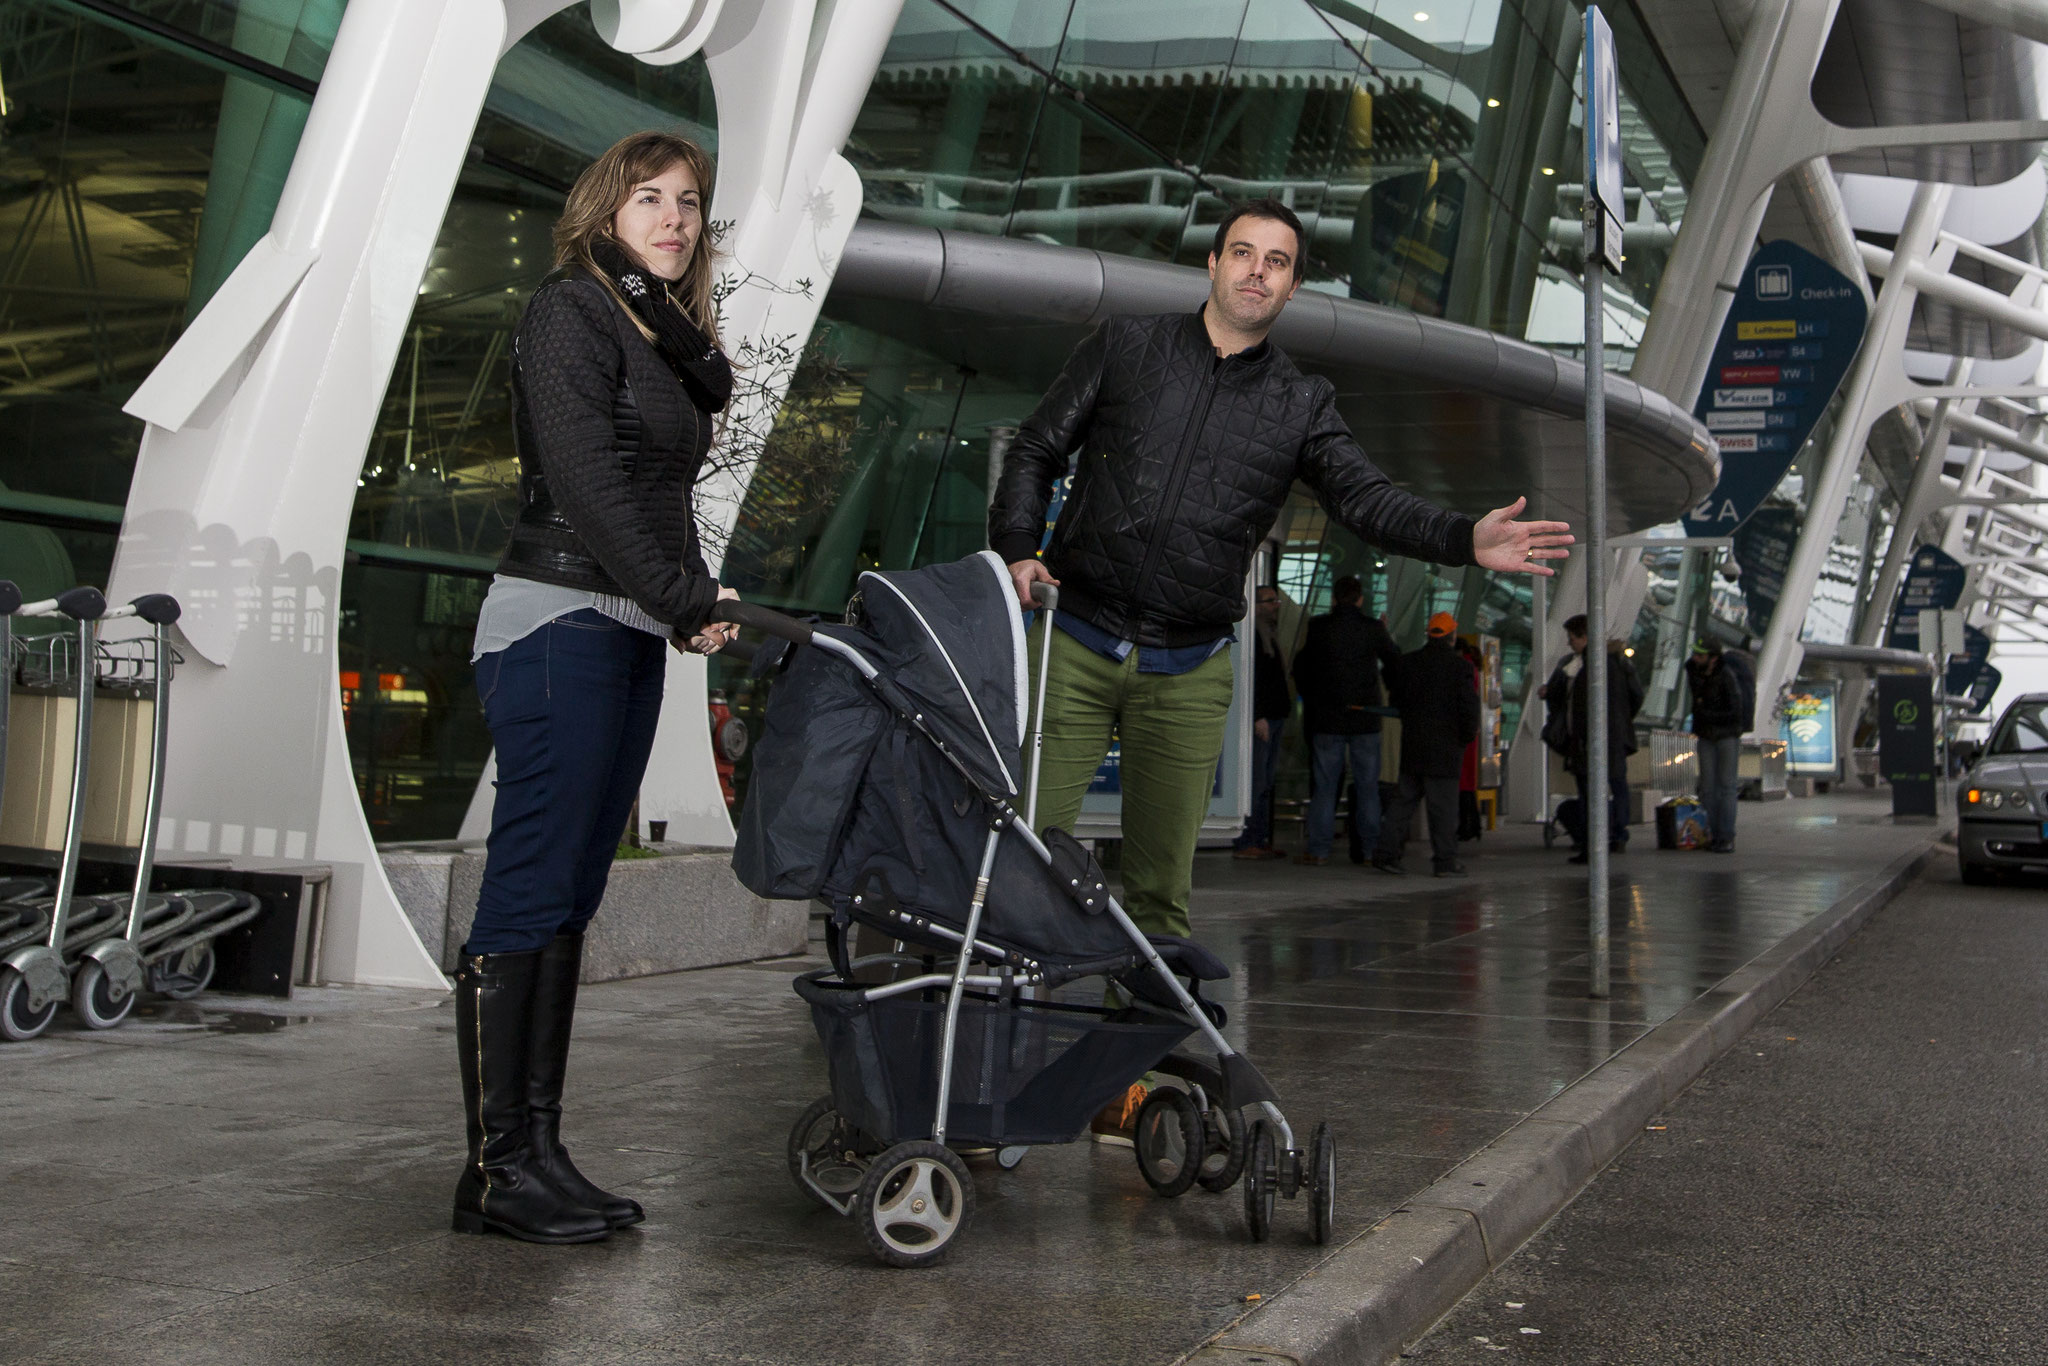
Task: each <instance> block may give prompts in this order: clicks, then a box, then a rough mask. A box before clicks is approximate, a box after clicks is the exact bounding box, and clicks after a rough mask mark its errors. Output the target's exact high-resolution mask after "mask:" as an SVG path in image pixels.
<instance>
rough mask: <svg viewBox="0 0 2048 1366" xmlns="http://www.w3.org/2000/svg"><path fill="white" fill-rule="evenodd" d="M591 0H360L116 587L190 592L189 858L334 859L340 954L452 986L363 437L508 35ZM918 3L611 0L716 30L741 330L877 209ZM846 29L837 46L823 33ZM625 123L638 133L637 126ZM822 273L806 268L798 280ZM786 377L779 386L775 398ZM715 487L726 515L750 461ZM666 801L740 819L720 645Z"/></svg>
mask: <svg viewBox="0 0 2048 1366" xmlns="http://www.w3.org/2000/svg"><path fill="white" fill-rule="evenodd" d="M568 2H569V0H353V3H351V4H350V5H349V7H348V10H347V12H346V14H345V16H344V18H343V20H342V24H341V28H340V32H339V34H338V35H337V37H336V40H335V44H334V50H333V53H332V55H331V56H330V57H329V59H328V63H327V69H326V72H325V75H324V76H323V78H322V81H321V84H320V89H319V92H318V94H317V96H316V98H315V100H314V102H313V108H312V111H311V114H310V116H309V117H308V119H307V123H306V129H305V133H304V135H303V137H302V138H301V140H300V143H299V149H298V154H297V156H296V158H295V159H294V161H293V163H292V170H291V174H290V177H289V178H288V179H287V181H286V184H285V187H284V192H283V195H282V197H281V199H280V201H279V204H278V209H277V213H276V216H275V218H274V219H273V221H272V224H271V228H270V231H269V233H268V234H267V235H266V236H265V237H264V238H263V239H262V240H261V241H260V242H258V243H257V245H256V246H255V247H254V248H253V249H252V250H251V251H250V253H249V255H248V257H247V258H246V259H245V260H244V261H243V262H242V264H241V266H240V267H238V268H237V269H236V271H235V272H234V274H233V276H232V277H230V279H229V280H228V281H227V283H226V284H225V285H223V286H222V288H221V289H220V291H219V292H218V294H216V296H215V297H214V298H213V300H212V301H211V302H210V303H209V304H208V305H207V307H206V309H205V310H204V311H203V312H202V313H201V314H200V316H199V317H198V318H197V319H195V320H194V322H193V325H192V326H191V328H190V329H188V330H187V332H186V333H185V335H184V336H183V337H182V338H181V339H180V340H179V342H178V344H177V345H176V346H174V347H173V348H172V350H171V351H170V353H169V354H167V355H166V356H165V357H164V359H163V361H162V362H161V363H160V364H159V365H158V366H157V368H156V370H155V371H154V372H153V373H152V374H151V375H150V377H149V378H148V380H147V381H145V382H144V384H143V385H142V386H141V387H140V388H139V389H138V390H137V391H136V393H135V396H134V397H133V399H131V400H130V402H129V404H128V408H127V411H128V412H130V413H131V414H133V415H135V416H137V417H140V418H142V419H144V420H145V421H146V422H147V423H148V424H149V426H148V430H147V431H146V433H145V435H144V437H143V442H142V449H141V453H140V455H139V456H138V458H137V462H136V469H135V478H134V483H133V485H132V487H131V491H130V494H129V500H128V508H127V515H126V518H125V520H124V522H123V525H122V530H121V540H120V546H119V549H118V551H117V553H116V557H115V562H114V570H113V575H112V583H111V584H110V592H109V596H110V597H111V598H113V599H114V600H116V601H120V600H124V599H126V598H129V597H133V596H135V595H137V594H140V593H143V592H170V593H173V594H175V595H176V596H177V597H178V598H179V600H180V601H181V602H182V603H183V604H184V605H185V616H184V619H183V621H182V622H181V623H180V628H181V631H182V634H183V637H184V640H183V645H184V653H185V656H186V660H187V663H186V666H185V668H184V669H183V671H182V673H181V676H180V678H179V680H178V686H177V691H176V694H175V703H174V710H173V713H172V727H171V751H170V756H169V769H168V773H169V787H168V790H167V792H166V794H165V805H164V810H165V816H166V824H167V829H166V831H165V839H164V842H163V847H164V850H165V853H166V855H175V854H177V853H221V854H259V855H276V856H280V857H289V858H304V859H312V860H317V861H320V862H325V863H329V864H331V865H333V867H334V870H335V883H334V888H333V891H332V893H331V895H330V900H329V908H328V920H327V930H326V936H325V940H324V945H323V966H324V968H325V976H326V977H327V978H328V979H329V980H336V981H351V982H362V983H377V984H390V985H407V986H440V985H443V984H444V979H443V978H442V976H441V974H440V971H439V969H438V967H437V966H436V962H435V956H434V955H433V954H431V953H429V952H428V950H427V949H426V948H425V947H424V946H423V945H422V944H421V943H420V940H419V938H418V936H417V934H415V932H414V931H413V928H412V925H411V922H410V921H409V920H408V919H407V918H406V916H405V914H404V912H403V910H402V909H401V908H400V907H399V905H398V903H397V901H396V899H395V898H394V897H393V895H392V892H391V888H390V886H389V884H388V882H387V881H386V880H385V877H384V873H383V869H382V866H381V865H380V863H379V862H378V859H377V853H376V848H375V845H374V843H373V841H372V839H371V835H370V830H369V827H368V825H367V823H366V821H365V820H364V816H363V811H362V807H361V803H360V802H359V801H358V799H357V795H356V790H355V782H354V777H353V774H352V772H351V769H350V765H349V756H348V748H347V744H346V741H345V737H344V732H343V717H342V712H341V707H340V696H339V691H338V680H337V669H336V640H337V636H336V628H337V621H336V615H337V606H338V601H339V593H340V583H341V572H342V562H343V555H344V550H345V542H346V539H347V529H348V520H349V514H350V511H351V508H352V507H353V504H354V500H355V493H356V479H357V476H358V474H359V473H360V470H361V467H362V461H363V453H364V450H365V447H366V445H367V443H368V440H369V436H370V433H371V430H372V426H373V424H374V421H375V418H376V414H377V411H378V408H379V405H380V403H381V401H382V399H383V395H384V391H385V386H386V384H387V383H388V381H389V378H390V375H391V370H392V366H393V364H394V363H395V361H396V359H397V356H398V352H399V347H400V344H401V342H402V340H403V338H404V335H405V331H406V327H407V324H408V322H409V321H410V319H411V316H412V309H413V303H414V300H415V299H416V297H417V295H418V290H419V285H420V280H421V278H422V275H423V273H424V270H425V268H426V264H427V260H428V255H429V253H430V251H431V250H432V248H433V245H434V241H435V238H436V236H437V235H438V233H439V230H440V226H441V221H442V218H443V216H444V214H445V213H446V211H447V207H448V201H449V198H450V196H451V194H452V193H453V191H454V187H455V183H456V178H457V176H458V174H459V172H460V170H461V167H462V163H463V159H464V157H465V156H466V154H467V152H468V149H469V143H470V138H471V136H472V134H473V132H474V129H475V126H476V121H477V116H478V113H479V111H480V110H481V109H482V107H483V101H484V96H485V93H486V92H487V90H488V89H489V87H490V83H491V76H492V72H493V71H494V70H495V68H496V65H497V61H498V59H499V57H500V56H502V54H503V53H504V52H505V51H506V50H507V49H509V48H510V47H511V46H512V45H513V44H514V43H516V42H517V41H518V40H519V39H520V38H521V37H522V36H524V35H525V34H526V33H527V32H528V31H530V30H531V29H532V28H533V26H534V25H536V24H538V23H539V22H541V21H542V20H543V19H545V18H547V17H549V16H550V15H552V14H554V13H556V12H557V11H559V10H562V9H565V8H567V7H568ZM900 5H901V0H837V3H834V0H825V3H823V4H819V3H818V0H637V2H636V0H593V6H592V10H593V18H594V19H595V21H596V22H597V25H598V27H599V31H600V32H601V33H603V34H604V36H605V37H606V39H607V40H608V41H610V42H612V43H613V44H614V45H615V46H617V47H619V48H620V49H621V50H624V51H628V52H631V53H634V54H635V55H636V56H638V57H640V58H641V59H642V60H646V61H651V62H674V61H680V60H683V59H684V58H686V57H688V56H690V55H692V54H693V53H695V52H697V51H699V50H701V51H703V52H704V53H705V54H706V59H707V63H708V65H709V67H710V71H711V75H712V81H713V85H714V88H715V89H716V91H717V95H718V103H719V110H720V125H721V126H720V144H721V145H720V153H721V155H720V158H719V160H720V163H721V167H722V175H721V177H720V181H719V185H718V189H717V194H716V198H715V199H714V202H713V205H712V218H713V220H714V221H716V222H722V223H726V224H728V225H729V226H728V227H727V228H726V230H725V233H724V237H723V243H724V245H725V248H726V250H727V252H728V253H729V257H728V262H727V265H728V269H729V270H730V271H731V272H732V279H731V281H730V282H729V284H728V288H729V290H730V292H729V294H728V297H727V298H726V301H725V305H724V317H725V328H724V330H725V338H726V343H727V346H728V349H729V350H731V351H733V352H734V353H735V355H736V357H737V358H739V359H742V360H744V359H745V357H746V355H747V354H748V352H749V351H750V350H753V349H758V348H759V347H761V346H762V345H764V344H768V343H770V342H772V341H773V339H776V338H788V337H794V338H795V339H796V345H798V346H801V345H802V342H803V340H804V338H806V337H807V336H808V335H809V332H810V329H811V326H812V324H813V323H814V322H815V320H816V317H817V310H818V307H819V305H820V303H821V302H822V300H823V295H824V291H825V289H826V287H827V286H828V285H829V283H830V280H831V277H832V272H833V270H834V269H835V268H836V266H837V264H838V259H839V254H840V251H841V250H842V248H843V247H844V244H845V240H846V235H847V233H848V231H850V229H851V226H852V222H853V219H854V217H855V216H856V215H857V214H858V212H859V209H860V183H859V180H858V179H857V177H856V176H855V174H854V172H853V168H852V167H851V166H849V165H848V164H847V162H846V161H845V160H844V159H843V158H841V157H840V156H839V155H838V149H839V147H840V145H841V144H842V143H843V142H844V140H845V138H846V134H847V131H848V130H849V128H850V127H851V125H852V121H853V118H854V115H855V113H856V112H857V111H858V109H859V106H860V101H861V99H862V98H863V96H864V95H865V94H866V91H867V86H868V83H869V81H870V80H871V79H872V76H873V73H874V69H875V65H876V63H877V61H878V60H879V58H880V54H881V50H882V47H883V45H884V44H885V43H886V42H887V40H888V36H889V33H890V31H891V29H892V28H893V26H894V24H895V20H896V14H897V11H898V9H899V8H900ZM828 53H829V54H830V60H829V61H828V60H827V59H826V54H828ZM619 131H620V133H621V134H623V133H625V132H629V131H632V130H629V129H620V130H619ZM797 279H805V280H808V281H809V282H810V287H809V289H808V290H807V291H803V290H792V289H791V288H789V287H788V282H791V281H795V280H797ZM773 397H774V396H773V395H763V396H762V398H761V399H760V401H761V402H762V403H764V404H765V403H768V402H770V401H772V400H773ZM716 492H717V493H718V494H719V495H721V496H719V497H718V498H717V499H716V500H715V502H714V503H713V506H714V507H715V508H716V512H715V514H714V515H716V516H718V517H719V518H721V519H722V521H723V523H724V525H723V526H722V527H720V528H718V529H719V530H723V529H727V528H729V526H730V522H731V518H732V516H733V515H734V513H735V512H736V510H737V507H738V500H739V497H740V495H741V494H743V493H744V474H742V475H741V476H740V477H739V478H737V479H735V480H733V481H730V482H729V483H728V485H727V487H725V488H724V489H721V490H717V491H716ZM663 716H664V724H663V727H662V734H661V736H660V737H659V738H658V739H657V742H656V751H655V760H654V763H653V765H651V771H650V781H649V785H648V788H647V790H646V792H645V794H644V799H643V809H644V810H645V811H646V812H647V814H650V815H653V816H663V815H666V816H667V818H668V819H669V820H670V821H671V822H672V828H674V829H675V830H676V833H678V834H679V835H681V836H682V837H684V838H695V839H700V840H711V839H716V838H717V837H718V836H719V835H721V834H723V835H724V836H725V837H726V838H729V837H730V826H729V824H727V823H726V821H725V814H724V810H723V807H722V805H721V803H720V800H719V796H718V785H717V780H716V776H715V773H714V771H713V768H712V758H711V752H710V744H709V738H708V735H707V733H706V730H707V728H706V720H705V704H704V670H703V665H702V662H701V661H696V660H688V661H686V660H682V659H680V658H678V659H676V660H675V661H674V663H673V664H672V666H671V672H670V678H669V694H668V703H667V705H666V707H665V709H664V714H663Z"/></svg>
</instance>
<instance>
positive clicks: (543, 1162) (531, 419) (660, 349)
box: [454, 132, 736, 1243]
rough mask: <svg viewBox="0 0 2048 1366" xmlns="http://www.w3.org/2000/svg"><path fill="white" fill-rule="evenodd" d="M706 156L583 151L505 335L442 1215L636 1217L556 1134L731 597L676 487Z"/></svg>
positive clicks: (602, 1226) (691, 411) (692, 418)
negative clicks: (461, 1130)
mask: <svg viewBox="0 0 2048 1366" xmlns="http://www.w3.org/2000/svg"><path fill="white" fill-rule="evenodd" d="M711 177H712V166H711V159H710V158H709V157H708V156H706V155H705V153H704V151H703V149H702V148H700V147H698V146H697V145H696V144H694V143H692V142H689V141H688V140H686V139H684V138H680V137H675V136H673V135H671V134H668V133H658V132H648V133H638V134H635V135H634V136H632V137H629V138H626V139H625V140H624V141H622V142H620V143H619V144H618V145H616V146H614V147H613V148H611V150H609V151H607V152H606V153H605V154H604V155H603V156H601V157H599V158H598V159H597V160H596V161H595V162H594V163H592V165H591V166H590V167H589V169H587V170H586V171H584V172H583V174H582V175H581V176H579V177H578V178H577V180H576V184H575V186H574V187H573V188H572V189H571V190H570V191H569V198H568V203H567V204H566V205H565V206H564V208H563V211H562V217H561V221H560V222H558V223H557V224H556V225H555V234H554V236H555V265H556V269H555V271H554V273H552V274H551V275H549V276H548V277H547V279H546V280H544V281H543V282H542V283H541V286H540V288H539V289H538V290H536V291H535V292H534V295H533V298H532V300H531V302H529V303H528V304H527V306H526V315H525V317H524V318H523V319H522V320H521V322H520V325H519V331H518V334H517V336H516V338H515V340H514V343H513V352H512V412H513V432H514V439H515V441H516V443H517V449H518V453H519V466H520V477H519V493H520V509H519V516H518V521H517V524H516V525H515V526H514V528H513V531H512V541H511V544H510V546H509V547H508V548H507V549H506V551H505V557H504V559H503V560H501V561H500V562H499V565H498V573H497V577H496V578H495V579H493V580H492V583H491V589H490V592H489V594H488V595H487V596H486V597H485V599H484V605H483V610H482V612H481V613H480V615H479V617H478V620H477V632H476V645H475V652H474V660H475V664H476V684H477V694H478V696H479V697H481V698H482V700H483V706H484V716H485V719H486V721H487V722H488V723H489V725H490V729H491V739H492V741H493V743H494V744H495V745H496V747H497V759H498V784H497V799H496V802H495V804H494V805H493V808H492V813H491V836H490V845H489V853H488V855H487V857H486V860H485V864H484V878H483V890H482V892H481V894H480V895H479V896H478V898H477V910H476V920H475V923H474V924H473V925H472V926H471V929H470V932H469V940H468V942H467V943H466V944H465V945H464V946H463V950H462V962H461V965H460V967H459V969H458V970H457V972H456V977H455V999H456V1038H457V1046H458V1048H459V1050H460V1053H461V1063H462V1089H463V1100H464V1105H465V1112H466V1116H467V1120H468V1126H469V1159H468V1162H467V1164H466V1165H465V1166H464V1168H463V1172H462V1178H461V1180H460V1182H459V1183H458V1184H457V1186H456V1189H455V1219H454V1223H455V1227H456V1229H458V1230H460V1231H463V1232H468V1233H483V1232H486V1231H495V1232H499V1233H506V1234H510V1235H511V1236H513V1237H515V1238H523V1239H525V1240H527V1241H529V1242H540V1243H575V1242H590V1241H593V1240H595V1239H599V1238H603V1237H606V1236H608V1235H609V1234H610V1233H611V1231H612V1230H613V1229H615V1228H622V1227H624V1226H626V1225H628V1224H635V1223H638V1222H639V1221H640V1220H641V1218H642V1217H643V1214H642V1211H641V1208H640V1206H639V1205H638V1204H636V1203H634V1202H633V1201H631V1200H628V1199H626V1198H624V1197H623V1196H618V1195H613V1194H610V1193H609V1192H606V1191H604V1190H601V1189H599V1188H598V1187H597V1186H596V1185H595V1184H593V1183H592V1182H591V1181H590V1180H589V1179H588V1178H586V1177H585V1176H584V1175H583V1174H582V1173H581V1172H579V1171H578V1170H577V1169H576V1167H575V1165H574V1164H573V1163H572V1162H571V1161H570V1160H569V1154H568V1152H567V1151H566V1150H565V1149H564V1148H563V1147H562V1142H561V1137H560V1127H561V1116H562V1104H561V1101H562V1079H563V1074H564V1072H565V1070H566V1068H567V1063H568V1053H569V1030H570V1025H571V1022H572V1020H573V1018H574V1014H575V1008H576V984H577V981H578V978H579V977H580V975H581V970H582V959H583V931H584V927H585V926H586V925H588V924H589V923H590V918H591V915H592V913H593V912H595V911H596V910H597V906H598V902H599V901H601V900H602V899H603V897H604V888H605V880H606V878H607V876H608V875H609V873H610V870H611V862H612V855H613V852H614V850H615V849H616V847H617V844H618V841H619V836H620V834H621V832H622V831H623V830H624V828H625V824H626V820H627V817H628V815H629V814H630V812H631V810H632V806H633V799H634V795H635V793H636V792H637V791H638V790H639V786H640V778H641V775H642V773H643V772H644V771H645V770H646V767H647V754H648V750H649V748H650V747H651V746H652V744H653V742H654V728H655V720H656V718H657V716H658V715H659V713H660V710H661V690H662V676H663V672H664V669H665V656H666V651H667V649H668V648H669V647H670V646H674V647H675V648H677V649H687V650H692V651H695V652H697V653H700V654H710V653H713V652H715V651H716V650H718V649H719V648H720V647H721V646H723V645H724V644H725V643H726V641H727V640H728V639H729V638H730V635H731V631H732V628H731V627H727V626H720V625H716V624H707V621H706V618H707V617H708V616H709V614H710V612H711V610H712V607H713V604H714V603H716V602H717V600H718V599H720V598H728V597H734V596H736V595H735V594H734V593H733V592H732V591H731V590H730V589H725V588H721V587H720V586H719V584H718V581H717V579H716V578H715V577H713V575H712V574H711V573H710V571H709V570H708V569H707V568H706V566H705V563H704V557H703V555H702V553H701V552H700V549H699V546H698V541H697V528H696V520H695V517H694V513H693V509H692V506H691V496H690V490H691V486H692V484H693V483H694V482H695V480H696V477H697V473H698V469H699V467H700V466H701V464H702V462H703V460H704V455H705V451H706V450H707V449H708V448H709V446H710V444H711V435H712V426H713V421H714V415H715V414H717V413H718V412H719V411H721V410H722V409H723V408H724V407H725V405H726V401H727V400H728V398H730V396H731V393H732V367H731V366H730V365H728V364H727V362H726V359H725V357H724V355H722V354H721V353H720V351H719V349H718V344H717V324H716V320H715V319H714V318H713V316H712V305H711V282H712V270H713V262H712V249H711V242H710V239H709V236H708V235H707V234H706V232H705V230H704V208H705V205H706V204H707V203H709V201H710V199H711Z"/></svg>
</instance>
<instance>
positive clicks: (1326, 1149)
mask: <svg viewBox="0 0 2048 1366" xmlns="http://www.w3.org/2000/svg"><path fill="white" fill-rule="evenodd" d="M1308 1196H1309V1205H1308V1219H1309V1232H1310V1235H1311V1236H1312V1237H1314V1238H1315V1240H1316V1243H1317V1245H1318V1246H1320V1245H1322V1244H1325V1243H1327V1242H1329V1241H1330V1233H1331V1231H1332V1230H1333V1229H1335V1228H1336V1226H1337V1144H1336V1140H1334V1139H1332V1138H1331V1137H1330V1121H1328V1120H1324V1121H1323V1122H1322V1123H1321V1124H1318V1125H1316V1132H1315V1136H1314V1137H1313V1138H1311V1139H1310V1140H1309V1144H1308Z"/></svg>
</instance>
